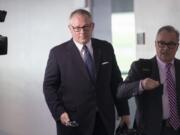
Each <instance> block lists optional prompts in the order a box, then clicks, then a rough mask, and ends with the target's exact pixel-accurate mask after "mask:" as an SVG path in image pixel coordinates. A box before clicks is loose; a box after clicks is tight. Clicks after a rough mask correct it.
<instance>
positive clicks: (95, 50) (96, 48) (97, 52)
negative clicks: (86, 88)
mask: <svg viewBox="0 0 180 135" xmlns="http://www.w3.org/2000/svg"><path fill="white" fill-rule="evenodd" d="M97 44H98V43H97V42H96V41H95V40H94V39H92V48H93V55H94V63H95V68H96V77H97V75H98V71H99V67H100V60H101V49H100V46H98V45H97Z"/></svg>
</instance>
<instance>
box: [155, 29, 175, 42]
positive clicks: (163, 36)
mask: <svg viewBox="0 0 180 135" xmlns="http://www.w3.org/2000/svg"><path fill="white" fill-rule="evenodd" d="M160 40H161V41H165V42H169V41H174V42H178V37H177V35H176V33H175V32H174V31H166V30H163V31H161V32H159V33H158V34H157V36H156V41H160Z"/></svg>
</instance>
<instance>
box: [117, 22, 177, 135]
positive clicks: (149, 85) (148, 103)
mask: <svg viewBox="0 0 180 135" xmlns="http://www.w3.org/2000/svg"><path fill="white" fill-rule="evenodd" d="M178 47H179V32H178V31H177V30H176V29H175V28H174V27H173V26H169V25H168V26H163V27H161V28H160V29H159V30H158V32H157V35H156V40H155V48H156V56H155V57H153V58H151V59H140V60H138V61H135V62H133V63H132V65H131V68H130V71H129V73H128V76H127V78H126V80H125V81H124V83H122V84H120V85H119V88H118V93H117V96H118V97H119V98H130V97H133V96H135V99H136V105H137V111H136V116H135V127H136V128H137V129H139V130H142V131H143V132H144V134H145V135H179V134H180V70H179V69H180V60H178V59H176V58H175V54H176V52H177V50H178Z"/></svg>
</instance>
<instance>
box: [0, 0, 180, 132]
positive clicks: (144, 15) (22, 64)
mask: <svg viewBox="0 0 180 135" xmlns="http://www.w3.org/2000/svg"><path fill="white" fill-rule="evenodd" d="M77 8H84V9H87V10H89V11H90V12H91V13H92V15H93V19H94V22H95V29H94V33H93V36H94V37H96V38H100V39H104V40H107V41H109V42H111V43H112V44H113V46H114V49H115V53H116V59H117V61H118V64H119V67H120V69H121V71H122V74H123V77H124V78H125V76H126V74H127V72H128V70H129V66H130V64H131V62H132V61H134V60H136V59H139V58H150V57H152V56H154V54H155V49H154V40H155V35H156V32H157V30H158V28H159V27H161V26H163V25H173V26H174V27H176V28H177V29H179V30H180V23H179V20H180V1H179V0H173V1H172V0H158V1H157V0H150V1H149V0H73V1H72V0H53V1H52V0H0V10H5V11H7V15H6V18H5V21H4V22H0V35H2V36H6V37H8V48H7V54H6V55H0V135H55V134H56V127H55V122H54V120H53V118H52V117H51V114H50V112H49V110H48V108H47V105H46V103H45V99H44V96H43V91H42V83H43V77H44V71H45V67H46V62H47V58H48V54H49V50H50V48H52V47H54V46H56V45H58V44H60V43H62V42H64V41H67V40H69V39H70V38H71V36H70V33H69V30H68V27H67V25H68V18H69V14H70V13H71V12H72V11H73V10H75V9H77ZM177 57H178V58H180V54H179V52H178V53H177ZM129 105H130V108H131V119H132V121H133V117H134V111H135V108H136V106H135V103H134V100H133V98H132V99H131V100H129Z"/></svg>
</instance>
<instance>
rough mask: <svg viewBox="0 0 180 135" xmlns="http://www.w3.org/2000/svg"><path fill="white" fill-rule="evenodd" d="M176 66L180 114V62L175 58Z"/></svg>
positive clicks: (179, 109) (179, 110)
mask: <svg viewBox="0 0 180 135" xmlns="http://www.w3.org/2000/svg"><path fill="white" fill-rule="evenodd" d="M174 67H175V78H176V94H177V105H178V112H179V116H180V83H179V81H180V70H178V69H179V68H180V62H179V61H178V60H177V59H175V61H174Z"/></svg>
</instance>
